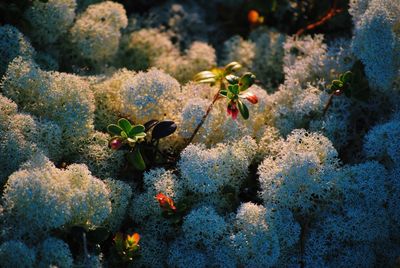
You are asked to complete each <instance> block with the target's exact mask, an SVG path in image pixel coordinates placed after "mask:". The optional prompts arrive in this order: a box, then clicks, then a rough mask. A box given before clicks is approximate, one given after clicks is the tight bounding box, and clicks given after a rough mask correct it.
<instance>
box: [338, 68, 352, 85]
mask: <svg viewBox="0 0 400 268" xmlns="http://www.w3.org/2000/svg"><path fill="white" fill-rule="evenodd" d="M352 78H353V73H352V72H350V71H347V72H345V73H344V74H343V75H342V79H340V80H342V82H343V83H345V84H346V83H350V82H351V80H352Z"/></svg>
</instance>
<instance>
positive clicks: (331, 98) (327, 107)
mask: <svg viewBox="0 0 400 268" xmlns="http://www.w3.org/2000/svg"><path fill="white" fill-rule="evenodd" d="M333 96H334V93H331V95H330V96H329V99H328V102H327V103H326V104H325V107H324V112H323V113H322V116H325V114H326V112H327V111H328V109H329V107H330V106H331V104H332V100H333Z"/></svg>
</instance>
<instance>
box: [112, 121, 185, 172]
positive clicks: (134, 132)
mask: <svg viewBox="0 0 400 268" xmlns="http://www.w3.org/2000/svg"><path fill="white" fill-rule="evenodd" d="M176 128H177V126H176V124H175V123H174V122H173V121H170V120H164V121H158V120H150V121H148V122H146V123H145V124H144V125H140V124H138V125H132V124H131V123H130V122H129V121H128V120H127V119H125V118H121V119H119V120H118V123H117V124H110V125H108V127H107V130H108V132H109V133H110V134H111V135H112V138H111V140H110V143H109V145H110V147H111V148H112V149H114V150H118V149H126V150H128V153H127V159H128V161H129V163H131V164H132V165H133V166H134V167H135V168H136V169H137V170H140V171H143V170H145V169H146V162H147V163H149V162H150V160H149V159H157V157H156V156H157V153H158V152H159V150H158V143H159V140H160V139H162V138H165V137H167V136H169V135H171V134H173V133H174V132H175V130H176ZM151 129H153V130H152V132H151V139H148V138H147V137H148V136H149V135H148V134H147V133H148V132H149V131H150V130H151Z"/></svg>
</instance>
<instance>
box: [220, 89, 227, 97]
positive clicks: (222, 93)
mask: <svg viewBox="0 0 400 268" xmlns="http://www.w3.org/2000/svg"><path fill="white" fill-rule="evenodd" d="M219 94H220V95H222V96H224V97H227V96H228V91H227V90H221V91H220V92H219Z"/></svg>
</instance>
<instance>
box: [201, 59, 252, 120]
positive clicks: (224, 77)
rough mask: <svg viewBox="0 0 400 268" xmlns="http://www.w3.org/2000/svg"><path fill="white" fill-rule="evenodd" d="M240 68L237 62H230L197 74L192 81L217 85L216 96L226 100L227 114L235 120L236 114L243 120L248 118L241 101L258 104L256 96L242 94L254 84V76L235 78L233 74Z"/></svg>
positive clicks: (245, 108) (247, 75) (244, 105)
mask: <svg viewBox="0 0 400 268" xmlns="http://www.w3.org/2000/svg"><path fill="white" fill-rule="evenodd" d="M241 67H242V66H241V65H240V64H239V63H237V62H231V63H229V64H227V65H226V66H225V67H223V68H214V69H212V70H210V71H203V72H200V73H198V74H197V75H196V76H195V77H194V80H195V81H196V82H198V83H207V84H211V85H219V91H218V94H219V96H220V97H224V98H226V99H227V102H228V105H227V112H228V115H230V116H232V118H233V119H236V118H237V115H238V113H239V112H240V114H241V115H242V117H243V118H244V119H248V118H249V109H248V108H247V106H246V104H244V103H243V101H242V100H243V99H246V100H248V101H249V102H250V103H252V104H256V103H257V102H258V99H257V96H256V95H254V94H253V93H250V92H244V91H246V90H247V89H248V88H249V87H251V86H252V85H253V84H254V82H255V79H256V77H255V75H254V74H252V73H250V72H246V73H244V74H243V75H242V76H240V77H239V76H236V75H234V74H233V72H235V71H237V70H239V69H240V68H241Z"/></svg>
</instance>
